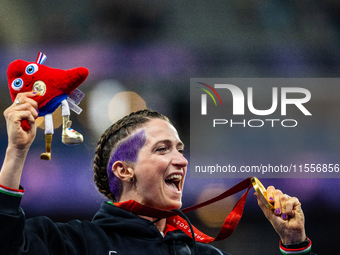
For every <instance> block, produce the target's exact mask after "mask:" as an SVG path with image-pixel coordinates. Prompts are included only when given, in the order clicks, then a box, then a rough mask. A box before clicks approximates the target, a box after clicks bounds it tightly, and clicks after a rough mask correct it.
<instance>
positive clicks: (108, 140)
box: [94, 109, 170, 202]
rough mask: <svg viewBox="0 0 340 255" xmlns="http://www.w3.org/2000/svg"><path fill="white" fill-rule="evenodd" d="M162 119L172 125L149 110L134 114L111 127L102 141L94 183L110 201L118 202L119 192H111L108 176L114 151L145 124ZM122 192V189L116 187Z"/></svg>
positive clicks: (96, 158) (97, 156) (99, 147)
mask: <svg viewBox="0 0 340 255" xmlns="http://www.w3.org/2000/svg"><path fill="white" fill-rule="evenodd" d="M155 118H158V119H162V120H165V121H167V122H169V123H170V121H169V119H168V118H167V117H166V116H164V115H162V114H160V113H158V112H155V111H151V110H148V109H145V110H140V111H137V112H133V113H131V114H129V115H127V116H125V117H123V118H122V119H120V120H118V121H117V122H116V123H114V124H113V125H112V126H110V127H109V128H108V129H106V131H105V132H104V134H103V135H102V137H101V138H100V140H99V141H98V145H97V148H96V154H95V157H94V182H95V183H96V185H97V188H98V191H99V192H100V193H102V194H104V195H105V196H106V197H107V198H108V199H110V200H112V201H114V202H118V201H117V200H118V199H119V196H120V194H119V192H117V194H113V193H112V192H111V190H110V184H109V183H110V181H111V182H112V180H109V178H110V177H109V176H108V174H107V167H108V163H109V161H110V157H111V155H112V154H113V149H114V148H117V145H118V144H119V143H120V141H122V140H123V139H125V138H126V137H128V136H129V135H130V134H131V133H132V132H133V131H134V130H136V129H137V128H139V127H141V126H143V125H144V124H145V123H147V122H148V121H150V120H151V119H155ZM114 178H116V179H117V180H116V182H117V183H115V184H116V185H120V181H119V179H118V178H117V177H115V176H114ZM116 189H117V190H120V187H116Z"/></svg>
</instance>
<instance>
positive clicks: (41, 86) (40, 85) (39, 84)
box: [32, 81, 46, 96]
mask: <svg viewBox="0 0 340 255" xmlns="http://www.w3.org/2000/svg"><path fill="white" fill-rule="evenodd" d="M32 91H37V92H39V94H40V96H43V95H44V94H45V93H46V85H45V83H44V82H43V81H36V82H35V83H34V84H33V90H32Z"/></svg>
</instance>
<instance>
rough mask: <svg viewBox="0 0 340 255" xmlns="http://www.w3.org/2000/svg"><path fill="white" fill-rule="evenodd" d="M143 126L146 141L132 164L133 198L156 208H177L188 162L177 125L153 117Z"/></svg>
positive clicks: (180, 203)
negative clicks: (134, 186)
mask: <svg viewBox="0 0 340 255" xmlns="http://www.w3.org/2000/svg"><path fill="white" fill-rule="evenodd" d="M143 129H144V131H145V136H146V142H145V145H144V146H143V147H142V148H141V149H140V151H139V153H138V158H137V162H136V164H134V167H133V168H134V173H135V179H136V184H135V185H136V196H137V197H136V198H135V200H136V201H137V202H139V203H141V204H144V205H148V206H151V207H154V208H157V209H162V210H172V209H178V208H180V207H181V206H182V191H183V184H184V178H185V175H186V171H187V165H188V161H187V160H186V159H185V158H184V156H183V149H184V144H183V143H182V142H181V140H180V139H179V137H178V133H177V131H176V129H175V128H174V127H173V126H172V125H171V124H169V123H168V122H166V121H164V120H161V119H152V120H151V121H149V122H148V123H147V124H146V125H145V126H144V127H143Z"/></svg>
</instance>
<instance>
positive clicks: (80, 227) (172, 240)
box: [0, 193, 228, 255]
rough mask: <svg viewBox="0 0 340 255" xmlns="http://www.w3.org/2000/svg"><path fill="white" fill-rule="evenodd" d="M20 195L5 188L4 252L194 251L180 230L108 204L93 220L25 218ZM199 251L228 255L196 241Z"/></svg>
mask: <svg viewBox="0 0 340 255" xmlns="http://www.w3.org/2000/svg"><path fill="white" fill-rule="evenodd" d="M20 200H21V199H20V198H18V197H13V196H10V195H5V194H2V193H0V226H1V231H0V254H6V255H7V254H13V255H14V254H15V255H23V254H25V255H26V254H27V255H28V254H30V255H38V254H39V255H45V254H49V255H50V254H51V255H52V254H58V255H71V254H72V255H76V254H77V255H78V254H79V255H97V254H98V255H99V254H100V255H115V254H117V255H119V254H121V255H128V254H136V255H137V254H138V255H142V254H148V255H150V254H157V255H158V254H159V255H160V254H178V255H179V254H183V255H184V254H185V255H187V254H195V252H194V250H193V249H194V248H193V241H192V239H191V238H190V237H189V236H188V235H186V234H185V233H183V232H182V231H181V230H175V231H173V232H168V233H167V234H166V236H165V237H164V238H163V236H162V235H161V233H160V232H159V231H158V229H157V228H156V227H155V225H154V224H151V223H150V221H148V220H145V219H143V218H140V217H138V216H136V215H134V214H131V213H129V212H127V211H125V210H123V209H120V208H117V207H116V206H114V205H111V204H108V203H102V205H101V209H100V210H99V212H98V213H97V214H96V215H95V216H94V218H93V220H92V221H91V222H90V221H78V220H74V221H70V222H68V223H54V222H52V221H51V220H50V219H48V218H47V217H35V218H32V219H28V220H26V221H25V215H24V213H23V210H22V209H21V208H19V204H20ZM196 246H197V251H198V254H219V255H220V254H228V253H225V252H222V251H219V250H218V249H216V248H214V247H213V246H211V245H208V244H201V243H196Z"/></svg>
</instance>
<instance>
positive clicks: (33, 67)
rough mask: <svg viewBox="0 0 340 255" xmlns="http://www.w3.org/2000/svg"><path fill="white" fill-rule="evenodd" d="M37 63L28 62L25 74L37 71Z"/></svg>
mask: <svg viewBox="0 0 340 255" xmlns="http://www.w3.org/2000/svg"><path fill="white" fill-rule="evenodd" d="M38 69H39V68H38V65H37V64H29V65H28V66H27V67H26V73H27V74H34V73H35V72H36V71H38Z"/></svg>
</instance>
